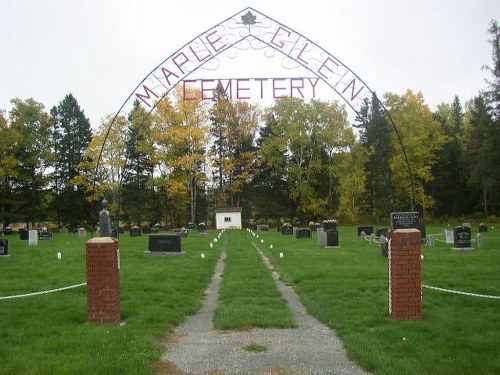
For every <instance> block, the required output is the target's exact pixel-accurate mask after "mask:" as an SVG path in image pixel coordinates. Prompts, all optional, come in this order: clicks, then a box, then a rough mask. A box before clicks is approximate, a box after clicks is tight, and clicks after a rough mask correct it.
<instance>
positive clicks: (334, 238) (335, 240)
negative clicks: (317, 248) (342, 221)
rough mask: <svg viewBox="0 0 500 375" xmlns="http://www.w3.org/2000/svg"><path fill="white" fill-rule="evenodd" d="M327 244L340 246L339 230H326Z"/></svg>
mask: <svg viewBox="0 0 500 375" xmlns="http://www.w3.org/2000/svg"><path fill="white" fill-rule="evenodd" d="M326 246H339V232H338V231H337V230H335V229H328V230H327V231H326Z"/></svg>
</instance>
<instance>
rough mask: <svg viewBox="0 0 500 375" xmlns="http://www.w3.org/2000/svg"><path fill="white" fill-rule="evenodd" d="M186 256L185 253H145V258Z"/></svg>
mask: <svg viewBox="0 0 500 375" xmlns="http://www.w3.org/2000/svg"><path fill="white" fill-rule="evenodd" d="M184 255H186V252H185V251H175V252H172V251H149V250H147V251H145V252H144V256H146V257H178V256H184Z"/></svg>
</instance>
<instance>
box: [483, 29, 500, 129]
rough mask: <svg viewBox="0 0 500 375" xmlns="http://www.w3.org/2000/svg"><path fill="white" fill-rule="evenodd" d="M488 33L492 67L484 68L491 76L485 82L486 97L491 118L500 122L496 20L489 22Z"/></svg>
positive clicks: (499, 37) (499, 54)
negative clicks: (487, 88)
mask: <svg viewBox="0 0 500 375" xmlns="http://www.w3.org/2000/svg"><path fill="white" fill-rule="evenodd" d="M488 31H489V33H490V34H491V39H490V43H491V49H492V50H491V56H492V59H493V66H485V69H486V70H487V71H489V72H490V73H491V74H492V76H493V78H492V79H491V80H488V81H487V82H488V86H489V90H488V91H487V92H486V95H487V98H488V102H489V105H490V107H491V109H492V114H493V117H494V118H495V120H496V121H500V28H499V27H498V23H497V21H496V20H491V22H490V28H489V29H488Z"/></svg>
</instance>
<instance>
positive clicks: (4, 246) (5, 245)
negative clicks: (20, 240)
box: [0, 239, 9, 256]
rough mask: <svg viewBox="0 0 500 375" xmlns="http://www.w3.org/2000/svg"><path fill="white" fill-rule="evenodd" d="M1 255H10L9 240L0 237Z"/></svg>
mask: <svg viewBox="0 0 500 375" xmlns="http://www.w3.org/2000/svg"><path fill="white" fill-rule="evenodd" d="M0 255H3V256H5V255H9V241H8V240H4V239H0Z"/></svg>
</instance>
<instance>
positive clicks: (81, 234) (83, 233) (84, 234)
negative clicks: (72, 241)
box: [77, 228, 87, 237]
mask: <svg viewBox="0 0 500 375" xmlns="http://www.w3.org/2000/svg"><path fill="white" fill-rule="evenodd" d="M77 234H78V237H87V231H86V230H85V228H78V231H77Z"/></svg>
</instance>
